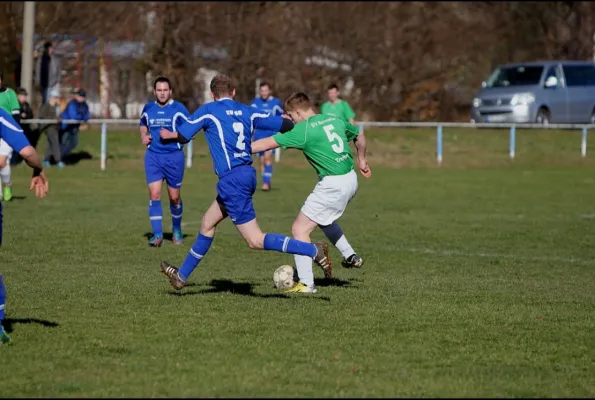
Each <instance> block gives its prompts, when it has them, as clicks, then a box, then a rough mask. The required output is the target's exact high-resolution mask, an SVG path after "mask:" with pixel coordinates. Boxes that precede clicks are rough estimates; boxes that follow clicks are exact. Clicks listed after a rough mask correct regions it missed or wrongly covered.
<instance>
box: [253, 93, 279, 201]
mask: <svg viewBox="0 0 595 400" xmlns="http://www.w3.org/2000/svg"><path fill="white" fill-rule="evenodd" d="M271 93H272V92H271V85H269V83H268V82H262V83H261V84H260V88H259V94H260V97H257V98H255V99H254V100H253V101H252V104H251V105H252V107H255V108H257V109H259V110H260V111H263V112H265V113H269V114H271V115H283V104H281V100H279V99H278V98H276V97H274V96H273V95H272V94H271ZM275 133H277V132H273V131H267V130H263V129H255V130H254V140H259V139H264V138H267V137H270V136H273V135H274V134H275ZM258 158H259V161H260V174H261V176H262V190H264V191H268V190H270V189H271V180H272V178H273V151H272V150H267V151H262V152H260V153H258Z"/></svg>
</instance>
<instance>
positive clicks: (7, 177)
mask: <svg viewBox="0 0 595 400" xmlns="http://www.w3.org/2000/svg"><path fill="white" fill-rule="evenodd" d="M0 108H2V109H3V110H4V111H6V112H7V113H9V114H10V115H11V116H12V117H13V118H14V119H15V120H16V121H17V122H18V121H19V120H20V116H21V104H20V103H19V99H18V97H17V94H16V93H15V91H14V90H12V89H10V88H5V87H3V86H2V73H0ZM11 156H12V148H11V147H10V146H9V145H8V144H7V143H6V142H5V141H4V140H2V139H0V181H2V192H0V200H1V199H4V201H10V200H11V199H12V188H11V187H12V183H11V169H10V157H11Z"/></svg>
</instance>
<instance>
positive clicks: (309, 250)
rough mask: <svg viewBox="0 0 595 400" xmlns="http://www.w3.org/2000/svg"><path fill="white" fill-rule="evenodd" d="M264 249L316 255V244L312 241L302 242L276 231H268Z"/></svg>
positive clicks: (310, 255)
mask: <svg viewBox="0 0 595 400" xmlns="http://www.w3.org/2000/svg"><path fill="white" fill-rule="evenodd" d="M264 249H265V250H275V251H280V252H282V253H289V254H298V255H300V256H308V257H311V258H314V257H315V256H316V246H314V245H313V244H312V243H306V242H302V241H300V240H296V239H292V238H290V237H287V236H284V235H278V234H276V233H267V234H266V235H264Z"/></svg>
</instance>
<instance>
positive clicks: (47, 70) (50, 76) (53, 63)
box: [35, 42, 61, 104]
mask: <svg viewBox="0 0 595 400" xmlns="http://www.w3.org/2000/svg"><path fill="white" fill-rule="evenodd" d="M60 71H61V65H60V59H59V57H57V56H55V55H54V46H52V43H50V42H46V43H45V44H44V45H43V54H42V55H41V57H39V59H38V61H37V68H36V73H35V75H36V76H35V78H36V81H37V84H38V85H39V88H40V91H41V104H45V103H47V100H48V93H49V91H50V89H52V88H54V87H56V85H58V83H59V82H60Z"/></svg>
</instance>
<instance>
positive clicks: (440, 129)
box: [436, 125, 442, 166]
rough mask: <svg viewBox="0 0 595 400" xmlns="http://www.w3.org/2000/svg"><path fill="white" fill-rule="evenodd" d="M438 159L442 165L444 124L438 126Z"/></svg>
mask: <svg viewBox="0 0 595 400" xmlns="http://www.w3.org/2000/svg"><path fill="white" fill-rule="evenodd" d="M436 160H438V166H440V165H442V125H438V126H437V127H436Z"/></svg>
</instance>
